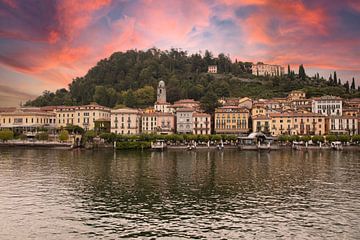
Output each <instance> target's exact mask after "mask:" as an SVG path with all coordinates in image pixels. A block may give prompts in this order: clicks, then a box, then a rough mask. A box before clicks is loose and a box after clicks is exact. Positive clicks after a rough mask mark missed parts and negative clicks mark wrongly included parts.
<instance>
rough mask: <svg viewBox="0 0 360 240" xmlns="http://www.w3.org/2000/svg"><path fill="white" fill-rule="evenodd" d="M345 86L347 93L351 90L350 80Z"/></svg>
mask: <svg viewBox="0 0 360 240" xmlns="http://www.w3.org/2000/svg"><path fill="white" fill-rule="evenodd" d="M344 88H345V90H346V92H347V93H349V92H350V85H349V81H346V83H344Z"/></svg>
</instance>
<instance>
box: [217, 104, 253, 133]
mask: <svg viewBox="0 0 360 240" xmlns="http://www.w3.org/2000/svg"><path fill="white" fill-rule="evenodd" d="M249 117H250V111H249V109H247V108H243V107H237V106H224V107H220V108H217V109H215V128H214V130H215V133H217V134H244V133H248V132H249V130H250V126H249Z"/></svg>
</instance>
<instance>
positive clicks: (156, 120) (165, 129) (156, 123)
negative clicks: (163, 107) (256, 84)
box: [141, 112, 175, 134]
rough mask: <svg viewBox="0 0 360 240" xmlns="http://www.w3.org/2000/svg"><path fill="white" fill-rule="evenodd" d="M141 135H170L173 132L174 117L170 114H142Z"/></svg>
mask: <svg viewBox="0 0 360 240" xmlns="http://www.w3.org/2000/svg"><path fill="white" fill-rule="evenodd" d="M141 122H142V125H141V131H142V133H156V134H172V133H174V131H175V116H174V114H172V113H162V112H153V113H143V114H142V116H141Z"/></svg>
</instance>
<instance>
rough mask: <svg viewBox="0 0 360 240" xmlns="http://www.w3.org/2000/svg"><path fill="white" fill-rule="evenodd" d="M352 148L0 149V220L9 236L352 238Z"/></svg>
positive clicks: (355, 169) (358, 170) (355, 177)
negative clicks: (29, 226) (251, 149)
mask: <svg viewBox="0 0 360 240" xmlns="http://www.w3.org/2000/svg"><path fill="white" fill-rule="evenodd" d="M358 153H359V152H346V151H344V152H331V151H309V152H305V151H304V152H302V151H278V152H270V153H268V152H239V151H225V152H222V151H167V152H149V151H139V152H134V151H129V152H126V151H121V152H120V151H118V152H116V151H115V152H114V151H109V150H107V151H83V150H76V151H56V150H29V149H16V150H15V149H2V150H1V161H0V171H1V173H2V174H1V176H0V214H1V216H3V218H2V219H3V220H0V222H1V221H3V222H2V225H5V226H6V227H7V228H6V229H8V230H7V231H6V233H5V237H7V238H12V239H13V238H14V237H15V238H19V239H20V238H30V237H31V236H33V237H34V238H46V239H59V238H77V239H81V238H84V239H87V238H89V237H95V238H109V239H114V238H119V237H128V238H135V237H174V238H227V239H229V238H234V239H239V238H241V237H243V238H255V239H278V238H284V239H288V238H299V239H318V238H325V237H326V238H330V239H331V238H332V239H338V238H343V237H345V239H351V238H353V239H356V238H357V237H358V236H359V234H360V232H359V228H358V223H359V218H360V212H359V209H360V204H359V201H358V199H359V197H360V190H359V183H360V179H359V176H360V160H359V157H358V156H359V155H358ZM4 219H6V223H5V220H4ZM29 222H31V223H32V230H31V229H30V231H29V230H28V225H29V224H28V223H29ZM49 223H51V226H50V225H49ZM15 229H17V230H19V229H20V230H24V231H15ZM39 229H42V230H41V231H39ZM26 230H27V231H26ZM39 234H40V235H39Z"/></svg>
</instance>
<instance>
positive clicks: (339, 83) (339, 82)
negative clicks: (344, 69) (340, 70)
mask: <svg viewBox="0 0 360 240" xmlns="http://www.w3.org/2000/svg"><path fill="white" fill-rule="evenodd" d="M338 85H339V86H341V79H340V78H339V81H338Z"/></svg>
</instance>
